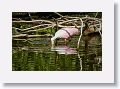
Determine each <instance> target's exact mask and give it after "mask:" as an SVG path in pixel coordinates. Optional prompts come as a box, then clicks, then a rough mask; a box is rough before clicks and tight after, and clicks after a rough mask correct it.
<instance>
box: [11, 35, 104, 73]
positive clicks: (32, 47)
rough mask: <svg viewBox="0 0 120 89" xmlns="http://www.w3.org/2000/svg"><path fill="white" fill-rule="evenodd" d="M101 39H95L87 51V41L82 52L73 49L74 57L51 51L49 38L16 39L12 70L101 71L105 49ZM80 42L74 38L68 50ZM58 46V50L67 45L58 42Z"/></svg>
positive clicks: (82, 46) (71, 54)
mask: <svg viewBox="0 0 120 89" xmlns="http://www.w3.org/2000/svg"><path fill="white" fill-rule="evenodd" d="M98 38H99V37H98ZM98 38H97V37H95V38H93V39H92V40H91V41H90V42H89V46H88V48H87V49H85V41H83V40H81V44H80V49H79V50H77V51H76V49H74V51H75V52H73V53H72V51H68V53H64V52H63V51H62V52H61V51H60V52H59V51H56V50H51V43H50V38H29V39H13V41H12V42H13V44H12V70H13V71H102V46H101V41H100V40H98ZM77 39H78V37H76V36H74V37H73V38H72V39H71V42H69V45H67V46H69V47H70V48H76V47H77V46H76V44H77ZM96 39H97V40H96ZM57 44H58V45H57V46H59V45H63V44H64V43H63V41H61V40H59V41H58V43H57Z"/></svg>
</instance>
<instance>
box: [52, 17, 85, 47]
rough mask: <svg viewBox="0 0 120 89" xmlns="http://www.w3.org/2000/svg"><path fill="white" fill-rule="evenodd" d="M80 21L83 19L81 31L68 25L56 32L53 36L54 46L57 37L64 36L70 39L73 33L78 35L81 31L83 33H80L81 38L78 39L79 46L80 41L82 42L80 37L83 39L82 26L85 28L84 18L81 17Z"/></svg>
mask: <svg viewBox="0 0 120 89" xmlns="http://www.w3.org/2000/svg"><path fill="white" fill-rule="evenodd" d="M80 21H81V28H80V31H79V29H77V28H70V27H66V28H61V29H59V30H58V31H57V32H56V33H55V36H54V37H52V38H51V43H52V48H53V47H54V42H55V40H56V39H57V38H63V39H65V41H66V39H68V38H70V37H71V36H73V35H76V34H78V33H79V32H80V33H81V34H80V37H79V40H78V45H77V47H78V46H79V43H80V39H81V36H82V30H83V29H82V28H83V21H82V19H81V18H80Z"/></svg>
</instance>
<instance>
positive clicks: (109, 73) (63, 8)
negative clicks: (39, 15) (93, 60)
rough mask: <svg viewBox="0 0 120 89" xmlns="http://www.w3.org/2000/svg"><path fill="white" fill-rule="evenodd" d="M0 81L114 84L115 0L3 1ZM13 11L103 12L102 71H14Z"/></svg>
mask: <svg viewBox="0 0 120 89" xmlns="http://www.w3.org/2000/svg"><path fill="white" fill-rule="evenodd" d="M0 6H1V8H0V10H1V17H2V18H1V20H0V23H1V24H0V25H1V29H0V40H1V46H0V49H1V50H0V53H1V55H0V60H1V62H0V74H1V77H0V81H1V82H3V83H114V3H113V0H35V1H34V0H31V1H30V0H1V3H0ZM12 12H102V71H12Z"/></svg>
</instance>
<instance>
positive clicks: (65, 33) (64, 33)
mask: <svg viewBox="0 0 120 89" xmlns="http://www.w3.org/2000/svg"><path fill="white" fill-rule="evenodd" d="M77 33H79V30H78V29H77V28H61V29H60V30H58V31H57V32H56V33H55V36H54V37H52V38H51V41H52V44H54V41H55V39H57V38H64V39H67V38H69V37H71V36H73V35H75V34H77Z"/></svg>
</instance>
